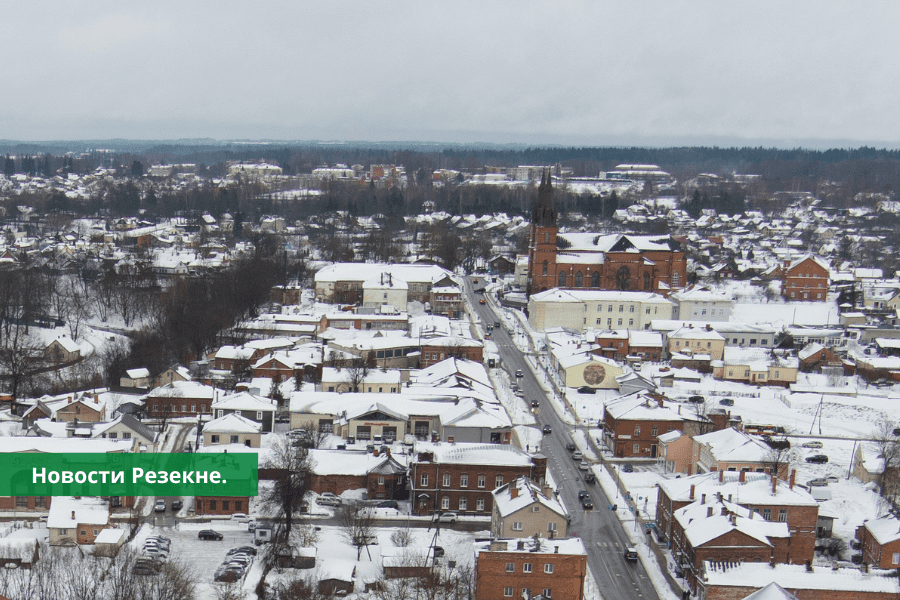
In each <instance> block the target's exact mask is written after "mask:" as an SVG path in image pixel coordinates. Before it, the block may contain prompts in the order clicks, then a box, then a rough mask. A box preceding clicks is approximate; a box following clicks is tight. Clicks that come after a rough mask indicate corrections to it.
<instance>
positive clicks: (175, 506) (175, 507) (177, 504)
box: [172, 500, 184, 511]
mask: <svg viewBox="0 0 900 600" xmlns="http://www.w3.org/2000/svg"><path fill="white" fill-rule="evenodd" d="M183 506H184V502H182V501H181V500H172V510H175V511H178V510H181V508H182V507H183Z"/></svg>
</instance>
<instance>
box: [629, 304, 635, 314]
mask: <svg viewBox="0 0 900 600" xmlns="http://www.w3.org/2000/svg"><path fill="white" fill-rule="evenodd" d="M628 312H632V313H633V312H634V304H632V305H631V306H629V307H628Z"/></svg>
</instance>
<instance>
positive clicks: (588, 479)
mask: <svg viewBox="0 0 900 600" xmlns="http://www.w3.org/2000/svg"><path fill="white" fill-rule="evenodd" d="M596 481H597V477H596V476H595V475H594V474H593V473H588V474H587V475H585V476H584V482H585V483H596Z"/></svg>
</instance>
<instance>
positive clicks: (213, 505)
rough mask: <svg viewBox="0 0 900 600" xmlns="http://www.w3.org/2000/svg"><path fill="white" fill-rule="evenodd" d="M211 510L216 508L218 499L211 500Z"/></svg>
mask: <svg viewBox="0 0 900 600" xmlns="http://www.w3.org/2000/svg"><path fill="white" fill-rule="evenodd" d="M209 510H216V501H215V500H210V501H209Z"/></svg>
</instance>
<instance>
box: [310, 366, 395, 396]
mask: <svg viewBox="0 0 900 600" xmlns="http://www.w3.org/2000/svg"><path fill="white" fill-rule="evenodd" d="M400 378H401V377H400V371H399V370H398V369H390V370H382V369H363V368H357V367H351V368H343V369H342V368H339V367H324V368H323V369H322V383H321V388H322V391H326V392H338V393H345V392H366V393H377V394H396V393H397V392H398V391H400V385H401V381H400ZM353 387H355V388H356V389H351V388H353Z"/></svg>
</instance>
